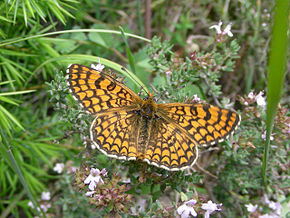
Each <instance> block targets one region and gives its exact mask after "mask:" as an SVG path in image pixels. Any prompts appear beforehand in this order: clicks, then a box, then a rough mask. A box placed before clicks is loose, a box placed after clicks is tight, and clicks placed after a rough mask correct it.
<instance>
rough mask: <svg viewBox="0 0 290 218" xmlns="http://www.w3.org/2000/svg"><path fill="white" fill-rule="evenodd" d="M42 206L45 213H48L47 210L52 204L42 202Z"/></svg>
mask: <svg viewBox="0 0 290 218" xmlns="http://www.w3.org/2000/svg"><path fill="white" fill-rule="evenodd" d="M40 208H41V209H42V211H43V212H44V213H46V212H47V210H48V209H49V208H51V204H41V205H40Z"/></svg>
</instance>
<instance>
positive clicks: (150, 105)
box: [141, 92, 157, 118]
mask: <svg viewBox="0 0 290 218" xmlns="http://www.w3.org/2000/svg"><path fill="white" fill-rule="evenodd" d="M156 108H157V105H156V103H155V101H154V96H153V93H150V92H149V93H148V96H147V97H145V98H144V99H143V101H142V105H141V114H142V115H143V116H146V117H148V118H150V117H153V116H154V114H155V111H156Z"/></svg>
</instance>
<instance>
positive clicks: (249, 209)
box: [245, 203, 258, 213]
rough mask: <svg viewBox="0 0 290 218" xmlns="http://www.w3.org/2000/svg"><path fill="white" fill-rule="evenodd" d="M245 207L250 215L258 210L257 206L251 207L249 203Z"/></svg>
mask: <svg viewBox="0 0 290 218" xmlns="http://www.w3.org/2000/svg"><path fill="white" fill-rule="evenodd" d="M245 206H246V208H247V210H248V212H250V213H253V212H255V211H256V210H257V208H258V205H257V204H255V205H253V204H251V203H250V204H246V205H245Z"/></svg>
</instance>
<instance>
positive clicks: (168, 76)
mask: <svg viewBox="0 0 290 218" xmlns="http://www.w3.org/2000/svg"><path fill="white" fill-rule="evenodd" d="M171 74H172V71H170V70H167V71H166V72H165V75H166V77H167V78H170V75H171Z"/></svg>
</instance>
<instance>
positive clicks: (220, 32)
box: [209, 20, 233, 37]
mask: <svg viewBox="0 0 290 218" xmlns="http://www.w3.org/2000/svg"><path fill="white" fill-rule="evenodd" d="M222 24H223V22H222V21H221V20H220V21H219V23H218V25H212V26H210V27H209V29H215V30H216V33H217V34H218V35H222V36H224V35H228V36H229V37H233V33H232V32H231V28H232V23H229V24H228V25H227V26H226V28H225V29H224V30H222V29H221V26H222Z"/></svg>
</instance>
